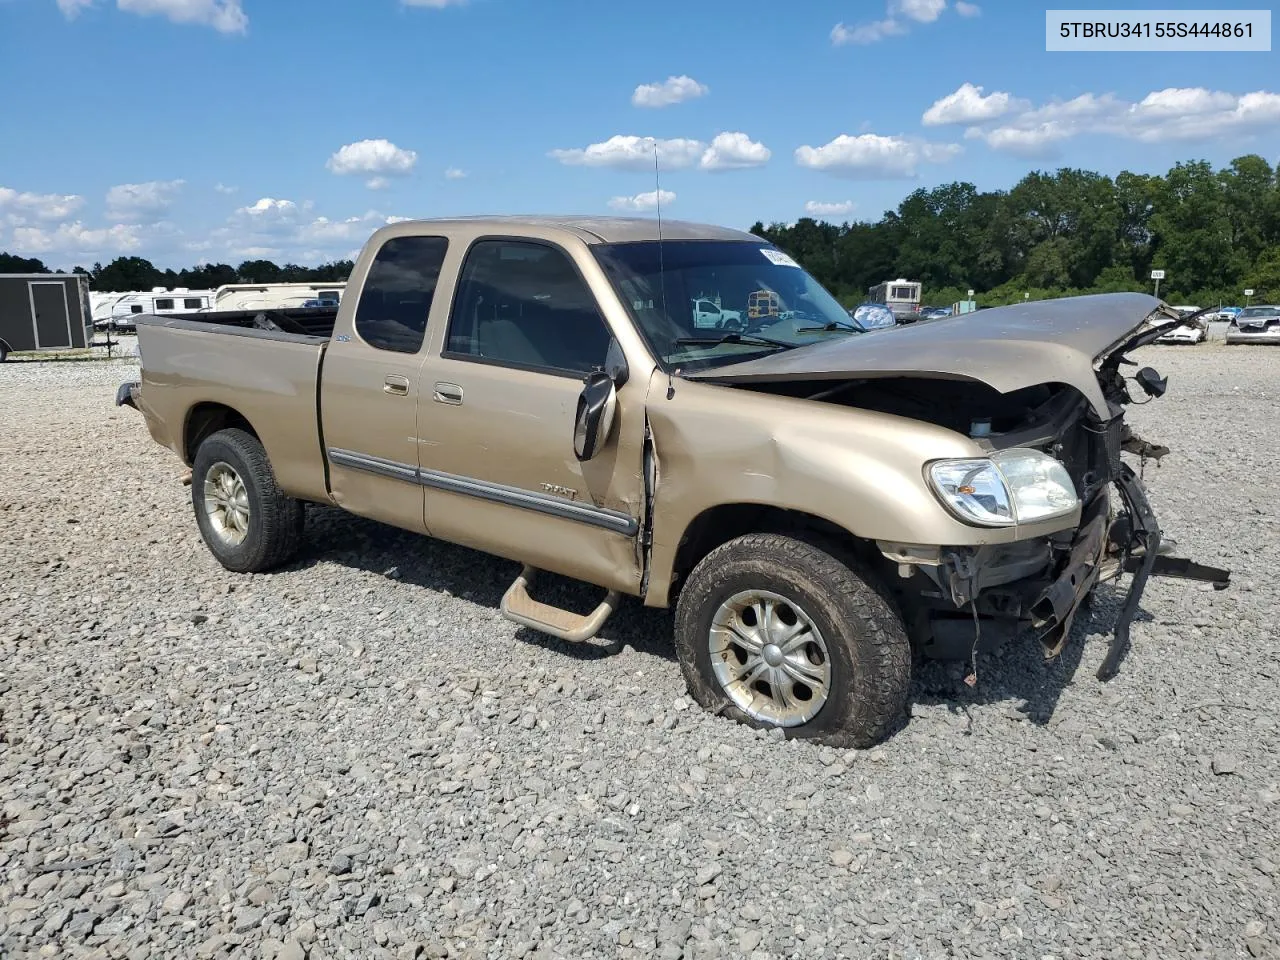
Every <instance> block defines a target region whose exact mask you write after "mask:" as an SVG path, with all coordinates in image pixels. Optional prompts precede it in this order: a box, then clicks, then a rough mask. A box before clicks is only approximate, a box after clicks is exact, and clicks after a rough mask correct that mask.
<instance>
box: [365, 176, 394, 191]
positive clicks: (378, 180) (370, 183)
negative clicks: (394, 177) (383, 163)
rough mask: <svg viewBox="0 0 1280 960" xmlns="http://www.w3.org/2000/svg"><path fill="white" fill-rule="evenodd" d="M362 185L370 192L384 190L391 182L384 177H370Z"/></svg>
mask: <svg viewBox="0 0 1280 960" xmlns="http://www.w3.org/2000/svg"><path fill="white" fill-rule="evenodd" d="M364 185H365V186H366V187H368V188H369V189H370V190H385V189H387V187H389V186H391V181H390V180H388V179H387V178H386V177H370V178H369V179H368V180H366V181H365V184H364Z"/></svg>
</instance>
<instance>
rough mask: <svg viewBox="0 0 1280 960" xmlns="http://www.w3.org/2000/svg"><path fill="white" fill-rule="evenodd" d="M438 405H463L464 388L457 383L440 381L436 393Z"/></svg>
mask: <svg viewBox="0 0 1280 960" xmlns="http://www.w3.org/2000/svg"><path fill="white" fill-rule="evenodd" d="M434 399H435V401H436V403H452V404H459V403H462V388H461V387H460V386H458V385H457V384H456V383H446V382H444V381H440V382H439V383H437V384H436V393H435V398H434Z"/></svg>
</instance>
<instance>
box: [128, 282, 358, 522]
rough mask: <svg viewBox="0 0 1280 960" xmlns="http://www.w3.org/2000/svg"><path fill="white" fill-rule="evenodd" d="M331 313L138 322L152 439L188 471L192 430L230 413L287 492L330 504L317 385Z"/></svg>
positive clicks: (245, 313)
mask: <svg viewBox="0 0 1280 960" xmlns="http://www.w3.org/2000/svg"><path fill="white" fill-rule="evenodd" d="M337 315H338V311H337V308H334V307H320V308H296V309H283V310H238V311H225V312H221V311H217V312H211V313H200V314H187V315H186V316H177V317H175V316H171V317H160V316H154V315H148V314H139V315H138V348H139V351H140V353H141V354H142V360H143V362H142V386H143V388H142V394H141V395H142V398H143V403H144V404H145V406H146V407H147V408H149V409H150V410H151V411H152V414H151V416H149V417H148V423H149V424H150V425H152V426H153V427H154V428H155V429H156V430H157V431H159V433H160V435H157V433H155V432H153V433H152V436H153V438H154V439H155V440H156V441H158V442H159V443H162V444H164V445H165V446H167V447H169V448H170V449H171V450H173V451H174V452H175V453H177V454H178V456H180V457H182V459H183V460H184V461H186V462H187V463H190V462H191V456H192V453H193V451H192V449H191V445H190V443H191V439H192V434H193V432H198V431H199V430H200V429H201V427H202V425H207V424H210V423H216V422H218V418H219V417H220V416H222V411H235V412H236V414H237V415H239V416H240V417H243V419H244V420H245V421H246V422H247V424H248V427H249V429H250V430H251V431H252V432H253V433H254V434H256V435H257V436H258V437H259V439H261V441H262V443H263V446H265V447H266V448H267V449H268V450H270V451H271V466H272V468H273V470H274V471H275V473H276V480H277V482H278V483H279V484H280V487H281V488H282V489H283V490H284V491H285V492H286V493H288V494H289V495H291V496H294V497H298V498H300V499H304V500H324V499H326V498H327V496H328V490H327V485H326V483H325V461H324V453H323V450H322V449H321V446H320V432H319V431H320V425H319V419H318V410H319V407H318V402H319V397H318V386H319V378H320V366H321V363H322V362H323V359H324V353H325V350H326V349H327V347H328V345H329V340H330V337H331V336H332V334H333V327H334V323H335V322H336V319H337Z"/></svg>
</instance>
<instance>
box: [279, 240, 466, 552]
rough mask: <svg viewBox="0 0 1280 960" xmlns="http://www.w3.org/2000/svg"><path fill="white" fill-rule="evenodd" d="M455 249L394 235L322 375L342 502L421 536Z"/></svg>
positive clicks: (324, 419)
mask: <svg viewBox="0 0 1280 960" xmlns="http://www.w3.org/2000/svg"><path fill="white" fill-rule="evenodd" d="M448 246H449V244H448V241H447V240H446V239H445V238H444V237H424V236H404V237H392V238H390V239H389V240H387V241H386V242H385V243H384V244H383V245H382V247H381V248H380V249H379V250H378V252H377V254H376V255H375V257H374V260H373V263H372V264H371V265H370V267H369V273H368V276H367V277H366V278H365V282H364V285H363V287H362V288H361V290H360V299H359V301H358V302H357V303H356V305H355V315H354V318H353V322H352V324H351V325H350V326H348V325H347V324H345V323H339V325H338V328H337V330H336V331H335V333H336V335H335V337H334V338H333V340H332V342H331V343H330V344H329V348H328V350H327V351H326V353H325V358H324V366H323V369H322V371H321V377H320V421H321V427H322V431H323V432H322V437H323V439H324V445H325V452H326V454H327V457H328V460H329V486H330V490H331V492H332V494H333V498H334V500H335V501H336V502H337V503H338V505H339V506H342V507H343V508H345V509H347V510H350V511H351V512H352V513H356V514H359V515H361V516H365V517H372V518H373V519H375V520H381V521H383V522H384V523H391V524H394V525H396V526H398V527H403V528H405V529H407V530H413V531H416V532H419V533H425V532H426V528H425V526H424V523H423V489H422V486H421V485H420V484H419V483H418V478H417V470H418V434H417V416H418V408H417V402H418V384H419V371H420V369H421V367H422V360H423V356H424V351H425V347H424V345H425V343H426V331H427V323H428V319H429V317H430V314H431V310H432V305H433V303H434V301H435V290H436V284H437V282H438V280H439V277H440V269H441V266H442V265H443V263H444V258H445V253H446V252H447V250H448ZM444 309H445V310H447V305H445V308H444ZM346 330H351V333H346V332H345V331H346ZM301 427H302V425H301V424H299V429H301Z"/></svg>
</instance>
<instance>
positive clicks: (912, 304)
mask: <svg viewBox="0 0 1280 960" xmlns="http://www.w3.org/2000/svg"><path fill="white" fill-rule="evenodd" d="M920 290H921V284H920V283H919V282H918V281H915V280H902V279H899V280H886V281H885V282H884V283H879V284H876V285H875V286H874V287H872V288H871V289H870V291H868V292H869V294H870V296H869V297H868V299H869V300H870V301H871V302H872V303H883V304H884V305H885V306H887V307H888V308H889V309H890V310H892V311H893V314H894V316H896V317H901V316H906V315H909V314H914V313H919V312H920Z"/></svg>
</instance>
